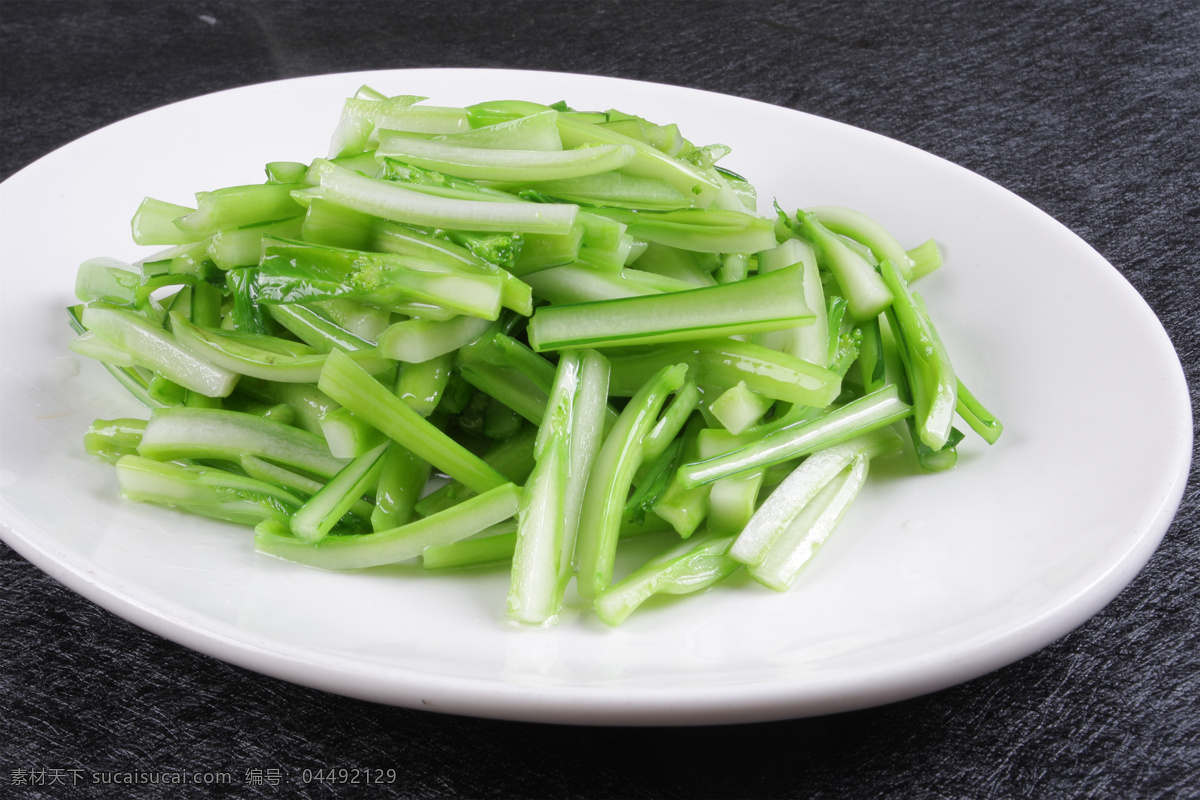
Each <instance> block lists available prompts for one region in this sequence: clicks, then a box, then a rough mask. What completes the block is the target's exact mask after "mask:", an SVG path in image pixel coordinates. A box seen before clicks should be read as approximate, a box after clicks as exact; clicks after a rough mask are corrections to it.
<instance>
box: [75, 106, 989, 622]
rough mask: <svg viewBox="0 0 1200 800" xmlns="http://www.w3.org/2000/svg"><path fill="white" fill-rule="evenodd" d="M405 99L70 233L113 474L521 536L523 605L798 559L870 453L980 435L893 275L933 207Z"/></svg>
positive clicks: (269, 530) (354, 113) (524, 609)
mask: <svg viewBox="0 0 1200 800" xmlns="http://www.w3.org/2000/svg"><path fill="white" fill-rule="evenodd" d="M424 99H425V98H419V97H412V96H397V97H387V96H384V95H382V94H379V93H378V92H375V91H373V90H372V89H370V88H368V87H363V88H362V89H360V90H359V92H358V93H357V95H356V96H355V97H353V98H351V99H349V100H347V101H346V103H345V107H344V110H343V113H342V116H341V119H340V121H339V122H338V125H337V128H336V131H335V133H334V135H333V141H332V144H331V149H330V152H329V155H328V157H327V158H318V159H316V160H314V161H313V162H311V163H309V164H303V163H295V162H274V163H271V164H268V165H267V166H266V174H267V180H266V182H265V183H257V184H252V185H245V186H232V187H227V188H221V189H216V190H215V191H208V192H200V193H198V194H197V195H196V202H195V206H194V207H185V206H178V205H174V204H172V203H168V202H163V201H161V200H155V199H151V198H147V199H146V200H145V201H144V202H143V203H142V204H141V206H140V207H139V208H138V209H137V211H136V213H135V215H134V217H133V223H132V227H133V239H134V241H135V242H136V243H137V244H140V245H157V246H162V247H168V248H169V249H166V250H164V251H162V252H159V253H157V254H156V255H153V256H151V257H149V258H146V259H144V260H143V261H140V262H138V263H137V264H124V263H121V262H117V261H114V260H112V259H95V260H91V261H88V262H85V263H84V264H83V265H82V266H81V267H80V269H79V272H78V279H77V285H76V295H77V297H78V299H79V300H80V301H82V304H81V305H76V306H73V307H71V308H70V309H69V312H70V318H71V322H72V324H73V325H74V327H75V329H76V330H77V332H78V333H79V334H80V335H79V337H78V338H76V339H74V340H73V341H72V343H71V349H72V350H74V351H75V352H76V353H79V354H82V355H85V356H89V357H92V358H95V359H98V360H99V361H101V362H103V363H104V364H105V365H106V366H107V367H108V369H109V371H110V372H111V373H112V375H113V376H114V377H115V378H116V379H117V380H119V381H120V382H121V383H122V384H123V385H124V386H125V387H126V388H128V389H129V391H130V392H132V394H133V395H134V396H135V397H137V398H138V399H139V400H141V401H142V402H143V403H144V404H145V405H146V406H148V407H149V409H150V413H149V419H148V420H142V419H114V420H97V421H96V422H95V423H94V424H93V425H92V426H91V428H90V430H89V431H88V433H87V435H86V436H85V446H86V449H87V451H88V452H89V453H91V454H94V455H97V456H100V457H102V458H105V459H107V460H108V461H110V462H112V463H113V464H115V466H116V471H117V476H118V478H119V481H120V486H121V493H122V495H123V496H124V497H126V498H128V499H131V500H137V501H143V502H150V503H159V504H163V505H167V506H172V507H175V508H178V509H181V510H184V511H189V512H193V513H196V514H201V515H205V516H208V517H215V518H217V519H222V520H227V521H229V522H234V523H241V524H245V525H250V526H254V529H255V534H254V543H255V547H256V548H257V549H258V550H259V551H260V552H262V553H266V554H269V555H273V556H278V557H281V558H285V559H289V560H292V561H295V562H299V563H301V564H307V565H310V566H313V567H319V568H325V569H358V568H365V567H372V566H378V565H383V564H391V563H396V562H401V561H406V560H409V559H417V558H419V559H421V561H422V562H423V564H424V567H425V568H426V569H429V570H446V569H452V568H463V567H470V566H478V565H484V564H510V565H511V571H512V582H511V589H510V592H509V595H508V610H507V616H508V618H509V619H511V620H513V621H515V622H518V623H523V624H530V625H544V624H549V623H553V622H554V621H556V620H557V618H558V615H559V613H560V611H561V609H562V607H563V604H564V598H566V597H568V589H569V584H570V583H571V580H572V578H573V579H574V591H575V595H577V598H576V597H575V595H571V596H570V598H571V599H570V602H572V603H579V604H582V605H585V606H590V607H591V608H593V609H594V610H595V613H596V614H597V615H598V616H599V617H600V619H602V620H603V621H605V622H606V623H609V624H612V625H615V624H618V623H619V622H621V621H622V620H624V619H625V618H626V617H627V616H628V615H629V614H630V613H631V612H632V611H633V610H634V609H636V608H637V607H638V606H639V605H640V604H641V603H642V602H643V601H644V600H646V599H647V598H648V597H650V596H651V595H653V594H656V593H664V594H687V593H691V592H697V591H700V590H702V589H706V588H707V587H710V586H712V585H714V584H716V583H717V582H719V581H721V580H723V579H724V578H726V577H728V576H729V575H730V574H732V573H734V572H736V571H738V570H741V569H745V570H747V571H748V572H749V574H750V575H751V576H752V577H753V578H754V579H755V580H757V581H759V582H760V583H762V584H764V585H766V586H768V587H771V588H773V589H778V590H781V591H782V590H785V589H787V588H788V587H789V586H791V585H792V584H793V582H794V581H795V580H796V578H797V575H798V574H799V572H800V571H801V570H802V568H803V567H804V566H805V564H806V563H808V561H809V560H810V559H811V558H812V556H813V554H814V553H815V552H816V551H817V549H818V548H819V547H820V546H821V544H822V543H823V542H824V541H825V540H826V538H827V537H828V536H829V535H830V533H831V532H832V530H833V529H834V527H835V526H836V525H837V524H838V522H839V520H841V519H842V517H843V515H844V514H845V513H846V510H847V508H849V506H850V505H851V503H853V501H854V499H855V497H856V496H857V494H858V493H859V491H860V489H861V488H862V486H863V483H864V481H865V480H866V477H867V473H868V470H869V466H870V464H871V462H872V461H873V460H874V459H876V458H881V457H884V456H889V455H893V454H896V453H899V452H901V451H905V450H907V451H909V452H910V453H912V455H913V456H914V457H915V463H917V464H919V466H920V468H921V469H923V470H926V471H939V470H944V469H948V468H951V467H953V466H954V463H955V459H956V449H955V448H956V446H957V445H958V443H959V442H960V441H961V439H962V438H963V433H962V432H960V431H959V430H958V429H957V428H955V427H954V426H953V425H954V422H955V419H956V418H958V419H961V420H962V421H963V422H965V423H966V426H967V427H970V428H971V429H973V430H974V431H975V432H977V433H978V434H979V435H980V436H982V437H983V438H984V439H985V440H987V441H988V442H989V443H991V442H994V441H995V440H996V438H997V437H998V436H999V435H1000V431H1001V426H1000V424H999V422H997V421H996V419H995V418H994V417H993V416H992V415H991V414H990V413H989V412H988V411H987V410H986V409H985V408H984V407H983V406H982V405H981V404H980V403H979V402H978V401H977V400H976V399H975V398H974V397H973V396H972V395H971V393H970V392H969V391H968V390H967V389H966V387H965V386H964V385H963V383H962V381H961V379H960V378H959V377H958V376H957V375H956V374H955V372H954V369H953V366H952V365H951V362H950V360H949V357H948V355H947V353H946V348H945V347H944V346H943V344H942V342H941V340H940V339H939V337H938V334H937V330H936V328H935V327H934V325H933V323H932V322H931V321H930V318H929V314H928V311H927V309H926V307H925V304H924V303H923V301H922V300H921V297H920V295H918V294H916V293H914V292H913V291H912V289H911V288H910V286H911V284H912V283H913V282H915V281H917V280H918V279H922V278H923V277H924V276H925V275H927V274H928V273H930V272H932V271H933V270H935V269H937V268H938V267H939V266H940V264H941V256H940V253H939V251H938V248H937V246H936V244H934V243H933V242H932V241H929V242H926V243H925V244H922V245H920V246H918V247H915V248H913V249H911V250H905V249H904V247H903V246H902V245H901V244H899V243H898V242H897V241H896V239H895V238H893V237H892V236H891V235H890V234H889V233H888V232H887V231H886V230H884V229H883V228H882V227H881V226H880V225H879V224H877V223H876V222H874V221H873V220H871V219H869V218H867V217H866V216H864V215H862V214H860V213H857V212H855V211H852V210H849V209H845V208H840V207H820V208H810V209H807V210H798V211H795V212H794V213H785V212H784V211H782V210H781V209H779V208H778V206H776V207H775V209H773V211H772V212H771V213H768V214H760V213H759V212H758V210H757V206H758V201H757V198H756V195H755V192H754V189H753V187H752V186H751V185H750V184H749V183H748V182H747V181H746V180H744V179H743V178H742V177H740V176H739V175H737V174H735V173H733V172H730V171H728V170H726V169H724V168H723V167H721V166H718V162H719V161H720V160H721V159H722V158H723V157H724V156H726V155H727V154H728V152H729V150H728V148H726V147H724V146H722V145H708V146H696V145H694V144H693V143H692V142H689V141H688V140H686V139H684V138H683V136H682V135H681V134H680V131H679V129H678V127H677V126H675V125H658V124H654V123H652V122H650V121H648V120H646V119H644V118H642V117H638V116H634V115H631V114H625V113H621V112H618V111H607V112H603V113H594V112H580V111H575V110H572V109H571V108H569V107H567V106H566V105H565V104H563V103H558V104H555V105H553V106H544V105H539V104H536V103H529V102H523V101H499V102H487V103H481V104H478V105H474V106H470V107H468V108H447V107H438V106H433V105H426V104H424V103H423V102H422V101H423V100H424ZM642 536H657V537H658V538H659V539H661V540H662V542H663V545H662V551H661V553H660V554H659V555H658V556H656V557H655V558H653V559H652V560H651V561H649V562H648V563H646V564H645V565H643V566H641V567H640V568H638V569H636V570H635V571H633V572H632V573H631V574H628V575H625V576H617V575H615V574H614V564H615V556H616V553H617V549H618V547H619V546H620V542H621V541H622V540H624V539H628V538H631V537H642ZM618 577H619V579H618Z"/></svg>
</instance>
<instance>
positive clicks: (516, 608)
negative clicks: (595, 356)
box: [508, 353, 581, 625]
mask: <svg viewBox="0 0 1200 800" xmlns="http://www.w3.org/2000/svg"><path fill="white" fill-rule="evenodd" d="M580 367H581V364H580V358H579V355H578V354H574V353H570V354H567V355H564V356H563V357H562V359H560V360H559V362H558V369H557V370H556V372H555V378H554V385H553V386H552V387H551V389H550V396H549V400H548V401H547V404H546V414H545V416H544V417H543V419H542V420H541V427H540V428H539V430H538V436H537V441H536V443H535V444H534V459H535V461H534V467H533V472H532V473H530V475H529V480H527V481H526V482H525V488H524V491H523V492H522V495H521V505H520V507H519V509H518V511H517V543H516V549H515V551H514V554H513V561H512V581H511V584H510V588H509V591H508V617H509V619H511V620H513V621H515V622H520V623H524V624H528V625H547V624H552V623H553V622H555V621H556V620H557V617H558V611H559V608H560V607H561V605H562V598H561V595H560V593H559V587H560V586H561V585H563V584H565V581H563V580H562V578H561V575H560V572H559V570H560V568H561V565H562V563H563V561H564V559H563V556H562V548H563V541H564V536H563V528H564V511H565V509H564V503H565V500H566V488H567V483H568V481H570V479H571V478H572V477H573V476H571V475H570V474H569V469H570V466H569V465H570V444H571V420H572V417H573V415H574V406H575V399H576V396H577V395H578V393H579V385H580Z"/></svg>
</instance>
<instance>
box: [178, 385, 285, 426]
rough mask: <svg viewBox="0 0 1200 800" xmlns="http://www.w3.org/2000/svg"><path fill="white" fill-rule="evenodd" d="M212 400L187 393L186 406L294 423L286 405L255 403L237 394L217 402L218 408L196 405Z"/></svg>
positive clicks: (193, 393)
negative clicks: (224, 410) (225, 409)
mask: <svg viewBox="0 0 1200 800" xmlns="http://www.w3.org/2000/svg"><path fill="white" fill-rule="evenodd" d="M213 399H214V398H209V397H205V396H204V395H196V393H195V392H189V393H188V402H187V405H188V406H189V407H191V408H227V409H229V410H230V411H240V412H242V413H243V414H254V415H255V416H258V417H262V418H264V419H269V420H274V421H275V422H282V423H283V424H284V425H291V424H292V423H293V422H295V421H296V414H295V412H294V411H292V407H291V406H289V405H288V404H287V403H276V404H275V405H268V404H266V403H258V402H255V401H254V400H250V399H248V398H246V397H245V396H243V395H238V394H233V395H230V396H229V397H228V398H227V399H226V400H224V401H219V402H221V405H219V406H198V405H196V402H197V401H211V400H213Z"/></svg>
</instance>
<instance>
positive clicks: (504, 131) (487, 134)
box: [433, 111, 563, 151]
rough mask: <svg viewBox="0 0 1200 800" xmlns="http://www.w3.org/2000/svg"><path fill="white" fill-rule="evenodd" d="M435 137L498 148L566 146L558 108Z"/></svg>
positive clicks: (437, 139)
mask: <svg viewBox="0 0 1200 800" xmlns="http://www.w3.org/2000/svg"><path fill="white" fill-rule="evenodd" d="M433 141H435V142H452V143H454V144H460V145H467V146H469V147H482V148H488V149H496V150H545V151H553V150H562V149H563V145H562V137H561V136H559V135H558V112H557V111H542V112H540V113H537V114H531V115H529V116H528V117H520V118H518V119H513V120H508V121H506V122H497V123H495V124H493V125H487V126H484V127H481V128H475V129H473V130H469V131H464V132H462V133H448V134H443V135H440V136H434V137H433Z"/></svg>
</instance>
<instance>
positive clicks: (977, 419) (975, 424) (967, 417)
mask: <svg viewBox="0 0 1200 800" xmlns="http://www.w3.org/2000/svg"><path fill="white" fill-rule="evenodd" d="M955 409H956V410H957V411H958V415H959V416H960V417H962V419H963V421H965V422H966V423H967V424H968V425H970V426H971V430H973V431H975V432H976V433H978V434H979V435H980V436H982V437H983V440H984V441H985V442H987V443H988V444H995V443H996V440H997V439H999V438H1000V434H1002V433H1004V425H1002V424H1001V422H1000V420H998V419H996V417H995V416H993V415H992V412H990V411H988V410H987V409H986V408H984V406H983V403H980V402H979V400H977V399H976V398H975V395H973V394H971V391H970V390H969V389H968V388H967V387H966V386H964V385H963V382H962V379H961V378H959V379H958V404H957V406H955Z"/></svg>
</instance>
